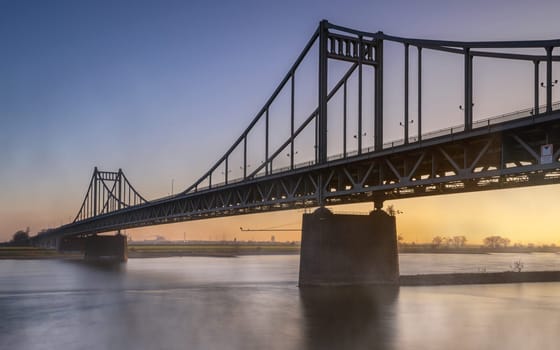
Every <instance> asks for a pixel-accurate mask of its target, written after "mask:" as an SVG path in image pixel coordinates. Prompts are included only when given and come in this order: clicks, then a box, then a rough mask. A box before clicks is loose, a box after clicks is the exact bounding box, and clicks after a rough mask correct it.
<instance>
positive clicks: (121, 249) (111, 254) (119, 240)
mask: <svg viewBox="0 0 560 350" xmlns="http://www.w3.org/2000/svg"><path fill="white" fill-rule="evenodd" d="M84 248H85V249H84V259H85V260H86V261H107V262H126V261H127V260H128V255H127V241H126V236H124V235H121V234H117V235H115V236H91V237H87V238H85V247H84Z"/></svg>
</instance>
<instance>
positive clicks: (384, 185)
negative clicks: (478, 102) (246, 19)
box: [39, 21, 560, 239]
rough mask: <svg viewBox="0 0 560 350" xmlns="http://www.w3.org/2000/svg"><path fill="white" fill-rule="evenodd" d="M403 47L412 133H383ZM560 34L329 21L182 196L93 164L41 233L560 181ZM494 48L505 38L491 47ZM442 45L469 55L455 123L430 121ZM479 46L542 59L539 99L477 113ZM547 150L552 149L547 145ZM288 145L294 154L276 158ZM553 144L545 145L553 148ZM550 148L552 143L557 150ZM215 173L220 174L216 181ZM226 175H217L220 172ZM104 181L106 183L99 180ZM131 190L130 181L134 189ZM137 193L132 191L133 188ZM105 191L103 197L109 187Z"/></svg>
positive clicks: (502, 55)
mask: <svg viewBox="0 0 560 350" xmlns="http://www.w3.org/2000/svg"><path fill="white" fill-rule="evenodd" d="M385 41H390V42H396V43H400V44H402V45H403V47H404V63H405V66H404V80H405V84H404V91H403V95H404V101H403V104H404V115H403V120H404V123H403V124H402V125H403V127H404V139H403V140H400V141H396V142H391V143H384V138H383V122H384V113H383V63H384V54H383V47H384V42H385ZM317 46H318V100H317V105H316V108H315V109H314V110H313V111H312V112H311V113H310V114H309V115H308V116H307V117H306V118H304V119H303V121H302V122H301V123H300V124H299V125H296V122H295V116H294V115H295V113H294V109H295V107H294V105H295V102H294V101H295V98H296V95H297V94H296V91H295V77H296V74H297V72H298V68H299V66H300V64H301V63H302V61H303V60H304V58H305V57H306V55H308V53H309V52H310V50H311V49H312V48H313V47H317ZM555 47H560V40H540V41H509V42H455V41H454V42H451V41H435V40H421V39H408V38H399V37H393V36H389V35H386V34H384V33H382V32H377V33H367V32H362V31H357V30H353V29H349V28H345V27H340V26H336V25H333V24H330V23H328V22H327V21H322V22H321V23H320V25H319V27H318V29H317V30H316V32H315V33H314V34H313V35H312V37H311V39H310V40H309V42H308V43H307V45H306V46H305V48H304V50H303V51H302V53H301V54H300V55H299V57H298V58H297V59H296V61H295V63H294V65H293V66H292V67H291V68H290V70H289V72H288V73H287V74H286V76H285V77H284V79H282V81H281V83H280V84H279V86H278V87H277V89H276V90H275V92H274V93H273V94H272V96H271V97H270V98H269V100H268V101H267V102H266V103H265V105H264V106H263V107H262V108H261V110H260V111H259V112H258V113H257V115H256V116H255V118H254V119H253V120H252V121H251V123H250V124H249V126H248V127H247V129H246V130H245V131H244V132H243V133H242V134H241V135H240V136H239V137H238V138H237V140H236V141H235V142H234V143H233V145H232V146H231V147H230V148H229V149H228V151H227V152H226V153H225V154H224V155H223V156H222V157H221V158H219V160H218V161H217V162H216V163H215V164H214V165H213V166H212V167H211V168H210V169H209V170H208V171H207V172H206V173H205V174H204V175H203V176H202V177H200V178H199V180H197V181H196V182H195V183H194V184H193V185H191V186H189V187H188V188H187V189H186V190H185V191H183V192H182V193H180V194H179V195H176V196H171V197H166V198H162V199H157V200H152V201H149V202H148V201H146V200H145V199H144V198H143V197H142V196H141V195H140V194H139V193H138V192H137V191H135V190H134V188H133V187H132V186H131V185H130V183H129V182H128V180H126V178H125V177H124V174H123V173H122V171H120V170H119V171H118V172H116V173H114V172H100V171H97V169H96V170H95V171H94V174H93V176H92V180H91V182H90V186H89V189H88V192H87V194H86V198H85V199H84V202H83V204H82V207H81V209H80V211H79V214H78V215H77V217H76V220H75V221H74V222H73V223H71V224H68V225H64V226H61V227H59V228H57V229H53V230H49V231H47V232H45V233H44V234H42V235H40V236H39V238H45V239H48V238H52V237H62V236H68V235H87V234H95V233H99V232H105V231H111V230H119V229H125V228H133V227H140V226H147V225H157V224H165V223H173V222H180V221H187V220H196V219H205V218H212V217H219V216H231V215H240V214H248V213H257V212H266V211H273V210H285V209H295V208H305V207H313V206H322V205H335V204H344V203H356V202H366V201H368V202H372V201H373V202H376V205H377V206H379V205H381V203H382V202H383V200H385V199H391V198H407V197H415V196H426V195H435V194H446V193H459V192H468V191H480V190H491V189H500V188H512V187H520V186H533V185H544V184H553V183H560V159H559V158H560V112H558V109H560V105H559V104H558V103H553V102H552V86H553V85H554V82H553V80H552V63H553V62H557V61H560V56H554V55H553V54H552V52H553V49H554V48H555ZM411 48H416V50H417V67H418V72H417V75H416V76H417V84H418V85H417V88H416V92H417V102H418V103H417V108H418V110H417V114H416V118H417V123H416V126H417V128H418V130H417V131H418V132H417V135H416V136H414V137H411V136H410V135H409V127H410V126H409V124H410V123H409V97H410V96H409V87H410V84H409V74H410V73H409V65H410V62H409V51H410V50H411ZM519 48H542V49H543V51H544V53H545V54H544V55H527V54H519V53H515V52H512V53H506V52H503V51H504V50H505V49H511V50H512V51H515V50H516V49H519ZM489 49H496V50H497V51H496V52H491V51H489ZM423 50H435V51H443V52H449V53H453V54H457V55H462V56H463V57H464V122H463V124H462V125H458V126H456V127H453V128H448V129H444V130H440V131H438V132H432V133H423V129H422V52H423ZM476 57H491V58H494V59H503V60H515V61H524V62H529V63H531V64H533V65H534V105H533V106H532V107H531V108H527V109H525V110H521V111H516V112H513V113H509V114H505V115H501V116H497V117H494V118H489V119H485V120H479V121H473V111H472V106H473V102H472V101H473V60H474V58H476ZM329 60H339V61H345V62H349V66H348V69H347V70H346V72H345V73H344V74H342V77H341V78H340V79H339V80H338V81H337V82H335V83H334V84H332V86H331V88H330V89H329V84H328V70H329V69H328V67H329V65H328V62H329ZM541 63H546V84H544V83H543V84H542V86H543V87H545V88H546V103H545V104H544V105H539V86H540V85H539V66H540V64H541ZM364 67H372V68H373V71H374V94H373V96H363V95H364V94H363V89H362V86H363V83H362V77H363V74H364ZM355 75H357V79H358V96H357V100H358V105H357V112H358V120H357V122H358V123H357V133H356V139H357V140H356V141H357V143H358V147H357V150H354V151H348V150H347V143H348V141H347V140H346V129H347V116H346V112H347V104H348V103H349V102H348V97H347V85H348V81H349V79H350V78H351V77H352V76H355ZM285 88H287V89H289V91H290V94H289V99H290V112H289V113H290V116H289V117H290V118H289V120H290V132H289V137H288V138H287V139H286V140H285V142H283V143H281V144H280V146H279V147H276V148H274V149H271V147H270V141H269V140H270V134H271V128H270V123H269V112H270V109H271V106H272V104H273V102H275V101H276V100H277V98H278V96H279V94H280V93H281V91H282V90H283V89H285ZM341 95H342V96H343V105H344V109H343V113H342V116H339V117H341V118H342V120H343V122H342V128H343V135H344V139H343V142H342V144H343V147H342V152H341V153H340V154H339V155H335V156H329V155H328V153H327V149H328V147H327V146H328V138H327V132H328V130H327V125H328V122H327V121H328V119H327V112H328V103H329V101H331V99H332V98H333V97H334V96H341ZM363 98H373V102H374V108H373V118H372V119H373V125H374V135H373V146H372V147H364V145H363V137H364V133H363V132H362V129H363V119H364V116H363V112H362V104H363V102H362V100H363ZM259 122H261V123H264V125H265V130H264V133H265V135H264V159H263V160H262V162H261V163H260V164H259V165H258V166H256V167H254V168H251V167H250V165H249V164H248V138H249V135H250V133H251V132H254V131H255V130H256V127H255V126H256V125H257V123H259ZM308 128H314V129H313V131H314V132H313V134H314V143H313V150H312V152H313V154H314V159H312V160H311V161H308V162H306V163H304V164H296V162H295V154H296V153H297V152H296V150H295V146H294V144H295V142H296V140H298V137H299V138H301V137H303V136H302V135H303V132H304V131H305V130H307V129H308ZM236 149H242V157H243V160H242V166H241V169H242V177H241V178H240V179H235V180H232V179H230V178H229V176H228V174H229V173H230V171H231V170H230V167H231V165H230V160H231V158H232V155H233V153H234V151H235V150H236ZM543 150H544V151H546V152H544V151H543ZM286 152H288V153H287V155H288V157H289V166H288V167H285V168H280V169H277V168H274V166H273V165H274V164H277V162H279V160H280V157H281V156H282V155H285V153H286ZM543 152H544V153H543ZM549 153H550V154H549ZM216 179H217V180H218V181H216ZM217 182H219V183H217ZM100 189H101V192H100ZM127 191H128V192H127ZM126 193H128V197H126ZM99 196H101V197H99Z"/></svg>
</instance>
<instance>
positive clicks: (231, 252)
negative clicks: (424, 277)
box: [0, 242, 560, 259]
mask: <svg viewBox="0 0 560 350" xmlns="http://www.w3.org/2000/svg"><path fill="white" fill-rule="evenodd" d="M542 252H546V253H556V254H560V253H559V252H558V251H557V250H554V251H550V250H544V251H543V250H542V249H535V250H528V249H527V248H522V249H519V248H513V247H511V248H500V249H487V248H471V247H468V248H458V249H451V248H429V247H422V246H417V247H400V248H399V253H406V254H493V253H524V254H531V253H542ZM299 253H300V245H299V244H294V243H268V242H262V243H259V242H243V243H221V242H217V243H212V242H204V243H198V242H193V243H185V244H177V243H173V244H171V243H170V244H142V243H132V244H130V243H129V245H128V257H129V258H132V259H135V258H163V257H175V256H178V257H181V256H206V257H236V256H242V255H292V254H299ZM81 257H82V254H81V253H78V252H64V253H60V252H57V251H56V250H54V249H43V248H37V247H14V246H4V247H0V259H76V258H81Z"/></svg>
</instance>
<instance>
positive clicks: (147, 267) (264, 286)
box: [0, 254, 560, 350]
mask: <svg viewBox="0 0 560 350" xmlns="http://www.w3.org/2000/svg"><path fill="white" fill-rule="evenodd" d="M514 260H521V261H523V262H524V266H525V267H524V270H553V269H560V255H557V254H490V255H479V254H472V255H465V254H461V255H458V254H457V255H454V254H401V256H400V264H401V274H416V273H434V272H477V271H479V270H481V269H486V271H489V272H490V271H504V270H509V269H510V264H511V263H512V262H513V261H514ZM298 268H299V257H298V256H295V255H286V256H243V257H240V258H203V257H182V258H158V259H130V260H129V262H128V263H127V264H125V265H122V266H120V267H117V268H101V267H95V266H91V265H86V264H84V263H79V262H65V261H54V260H53V261H47V260H34V261H31V260H4V261H0V317H1V321H0V349H26V350H27V349H450V348H453V349H456V350H457V349H557V348H558V344H559V343H560V334H559V333H558V330H559V329H560V298H559V296H560V283H532V284H531V283H527V284H502V285H472V286H439V287H401V288H400V289H393V288H336V289H324V288H311V289H299V288H298V287H297V278H298Z"/></svg>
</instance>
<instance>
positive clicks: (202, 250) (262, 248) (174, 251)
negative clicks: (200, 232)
mask: <svg viewBox="0 0 560 350" xmlns="http://www.w3.org/2000/svg"><path fill="white" fill-rule="evenodd" d="M299 250H300V247H299V245H293V244H149V245H148V244H131V245H129V246H128V257H129V258H132V259H134V258H162V257H175V256H207V257H236V256H240V255H287V254H299Z"/></svg>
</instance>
